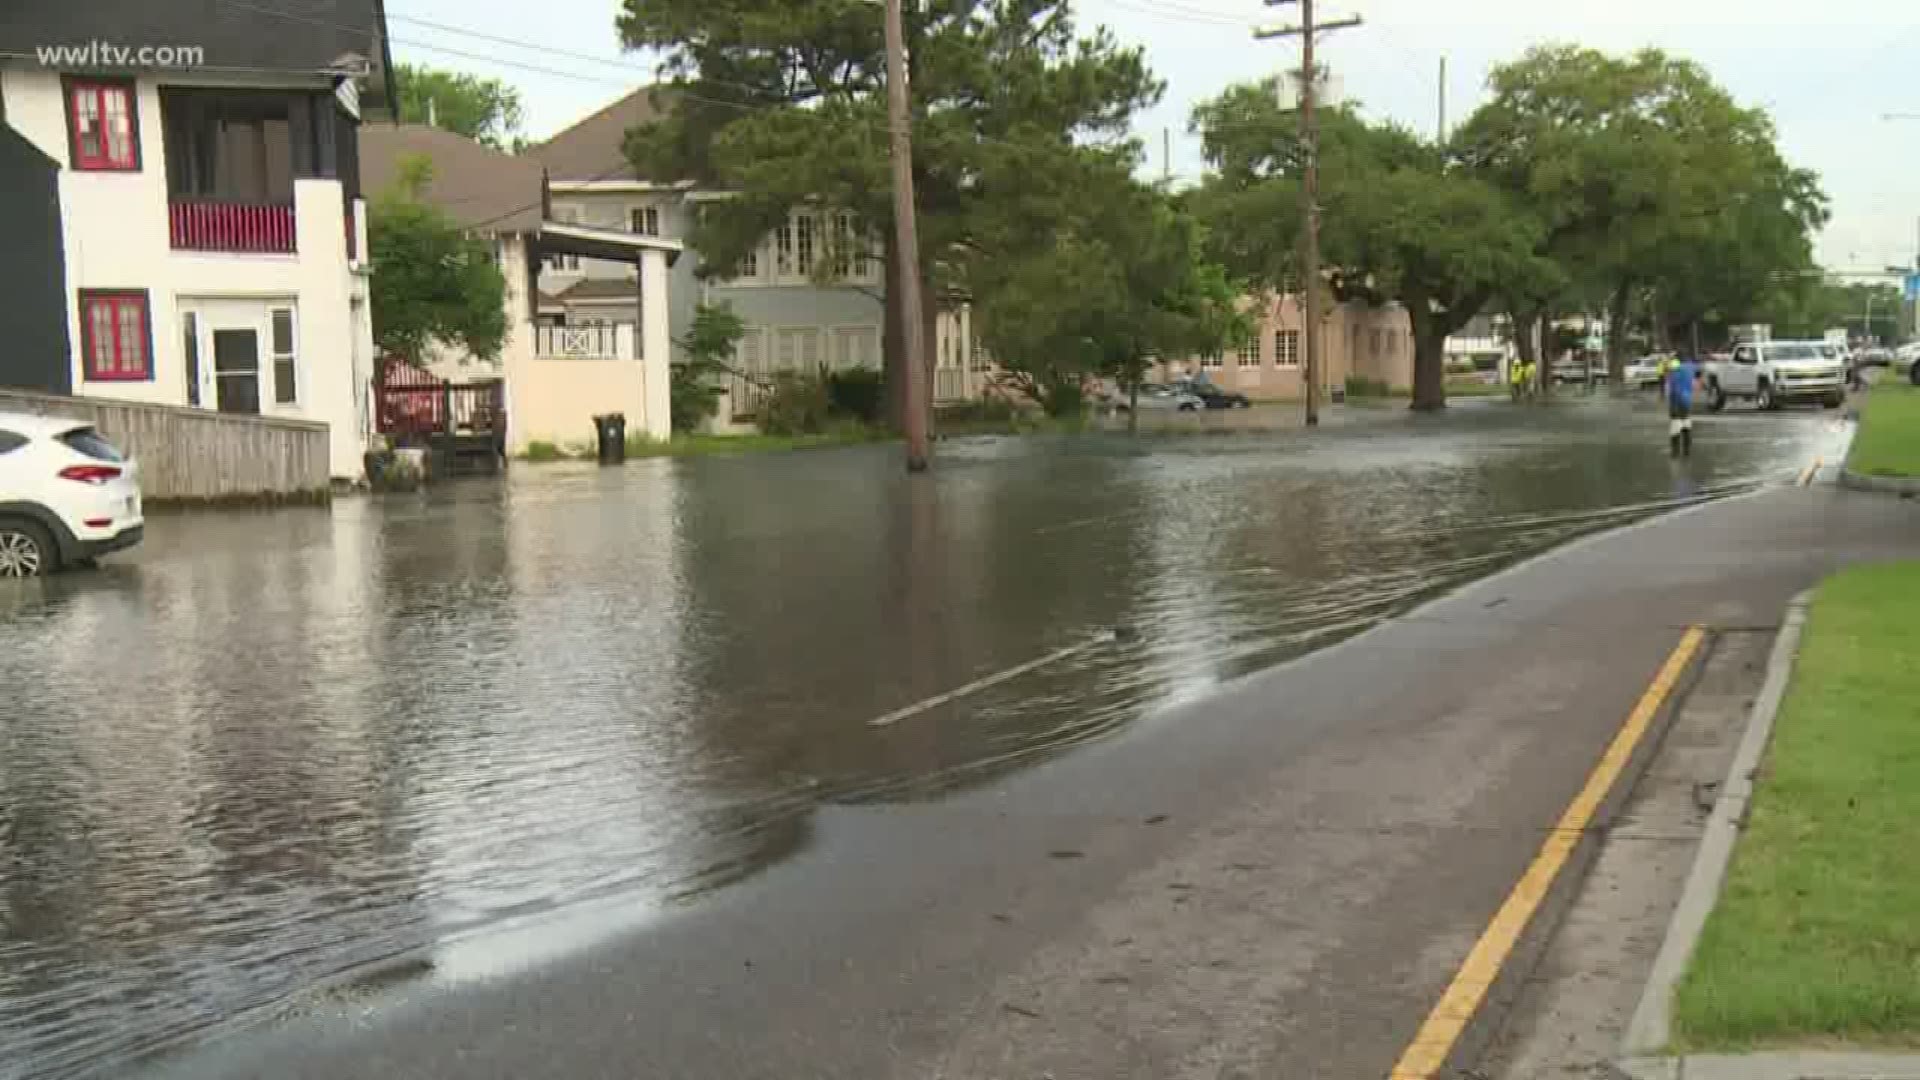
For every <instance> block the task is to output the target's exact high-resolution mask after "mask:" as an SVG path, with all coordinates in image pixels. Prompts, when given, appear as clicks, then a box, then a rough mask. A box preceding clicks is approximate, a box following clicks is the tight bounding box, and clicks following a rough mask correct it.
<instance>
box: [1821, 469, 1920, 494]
mask: <svg viewBox="0 0 1920 1080" xmlns="http://www.w3.org/2000/svg"><path fill="white" fill-rule="evenodd" d="M1840 486H1841V487H1843V488H1851V489H1853V490H1854V491H1877V492H1880V493H1882V494H1885V495H1901V496H1906V497H1914V496H1920V479H1916V478H1914V477H1909V476H1869V475H1867V474H1866V473H1857V472H1854V471H1853V470H1852V469H1849V468H1846V467H1845V466H1842V467H1841V469H1840Z"/></svg>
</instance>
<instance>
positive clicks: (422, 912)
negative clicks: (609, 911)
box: [0, 404, 1840, 1078]
mask: <svg viewBox="0 0 1920 1080" xmlns="http://www.w3.org/2000/svg"><path fill="white" fill-rule="evenodd" d="M1262 411H1264V410H1258V411H1256V412H1262ZM1347 412H1348V414H1349V415H1350V417H1352V419H1349V420H1347V421H1345V422H1341V423H1337V424H1334V425H1331V426H1330V427H1329V428H1328V429H1326V430H1324V431H1322V432H1320V433H1317V434H1315V435H1313V436H1311V437H1309V436H1307V435H1305V434H1304V433H1301V432H1297V431H1279V432H1274V431H1261V430H1238V429H1234V428H1228V427H1226V426H1224V424H1223V423H1220V422H1219V421H1225V420H1226V419H1227V418H1225V417H1219V418H1216V417H1198V418H1195V420H1196V421H1197V423H1196V425H1195V426H1196V427H1197V428H1200V429H1201V430H1197V431H1193V432H1186V433H1179V434H1161V435H1155V436H1152V437H1144V438H1139V439H1131V438H1128V437H1125V436H1122V435H1090V436H1082V437H1073V438H1066V437H1058V438H1053V437H1040V438H1029V439H986V438H983V439H970V440H958V441H953V442H948V443H944V444H942V446H941V448H940V459H939V465H938V467H937V471H936V472H935V473H934V474H933V475H931V476H929V477H925V478H921V479H920V480H918V481H909V479H908V478H907V477H906V476H904V475H902V474H901V470H900V468H899V450H898V448H897V447H894V446H871V447H861V448H855V449H847V450H833V451H818V452H808V453H794V454H784V455H769V456H749V457H741V458H732V459H726V458H709V459H689V460H681V461H670V460H652V461H644V462H636V463H634V464H631V465H629V466H627V467H625V468H620V469H608V470H600V469H595V468H592V467H587V466H573V465H568V466H548V467H532V466H523V467H518V468H516V469H515V470H514V471H513V473H512V475H511V477H510V478H509V479H508V480H506V481H505V482H504V483H491V482H471V483H459V484H452V485H447V486H443V487H440V488H437V489H435V490H433V491H431V492H430V493H428V494H426V495H424V496H418V497H413V496H408V497H391V498H383V499H349V500H344V501H342V502H340V503H338V504H336V505H335V506H334V507H333V508H332V509H331V511H314V510H297V511H296V510H289V511H276V512H260V513H235V514H198V515H180V516H168V517H156V518H155V519H154V520H153V521H152V523H151V526H150V531H149V540H148V542H147V544H146V545H145V547H144V548H142V549H140V550H138V551H135V552H133V553H130V554H129V555H128V556H125V557H121V558H118V559H114V560H109V561H108V563H107V565H106V566H105V567H104V568H103V569H102V570H100V571H98V572H92V573H82V574H76V575H70V576H67V577H64V578H60V579H56V580H53V581H51V582H48V583H46V584H45V585H43V586H38V587H34V588H28V589H20V588H12V589H5V590H0V685H4V686H5V688H6V692H5V694H4V698H0V1077H7V1078H13V1077H25V1076H41V1075H56V1076H58V1075H72V1074H79V1073H86V1072H92V1071H111V1070H112V1069H113V1068H115V1067H116V1066H120V1065H124V1064H125V1063H126V1062H127V1061H129V1060H130V1059H132V1058H133V1057H135V1056H137V1055H139V1054H141V1053H143V1052H146V1051H149V1050H152V1049H155V1048H158V1047H160V1046H163V1045H168V1044H170V1043H171V1041H173V1040H177V1039H180V1038H182V1037H183V1036H190V1035H192V1034H193V1033H195V1032H197V1031H203V1030H205V1029H206V1028H207V1027H208V1026H209V1025H213V1024H216V1023H219V1022H221V1021H223V1020H227V1019H231V1018H233V1017H235V1016H238V1015H241V1014H245V1013H247V1012H249V1011H251V1010H263V1009H271V1008H272V1007H274V1006H275V1005H276V1004H277V1003H279V1002H282V1001H284V1000H285V999H286V998H287V997H288V996H289V995H292V994H295V993H297V992H299V991H300V990H302V989H303V988H306V987H309V986H311V985H313V984H314V983H316V982H318V981H321V980H324V979H327V978H329V977H332V976H335V975H338V974H340V973H342V972H344V971H347V970H349V969H352V968H354V967H356V966H358V965H363V964H366V963H369V962H372V961H376V960H381V959H384V958H389V957H393V956H396V955H401V954H405V953H408V952H411V951H415V950H419V949H421V948H423V947H426V946H431V945H433V944H435V943H438V942H444V941H446V940H448V939H450V938H453V937H457V936H459V935H463V934H478V933H482V932H484V931H485V930H487V929H488V928H490V927H496V926H498V925H500V924H501V923H502V922H503V921H506V920H511V919H516V918H521V917H527V916H533V915H537V914H539V913H542V912H547V911H550V910H552V909H555V908H557V907H560V906H562V905H568V904H575V903H579V902H582V901H587V900H594V899H608V898H618V899H619V903H620V904H621V905H623V906H625V907H628V908H646V907H649V906H652V907H661V906H666V905H671V904H674V903H679V902H685V901H687V900H688V899H689V898H692V897H695V896H697V895H698V894H700V893H702V892H704V891H707V890H711V889H714V888H718V887H721V886H724V885H725V884H726V883H728V882H729V881H733V880H738V879H739V878H741V877H743V876H746V875H750V874H752V873H754V872H755V871H756V870H758V869H760V868H763V867H765V866H767V865H769V864H771V863H772V862H774V861H777V860H780V859H782V858H785V857H788V856H791V855H793V854H795V853H797V852H799V851H801V850H802V849H803V848H804V847H805V846H806V845H807V843H808V842H809V840H810V837H811V832H810V830H811V823H810V819H811V813H812V811H813V810H814V808H816V807H818V806H820V805H822V804H824V803H872V804H885V803H889V802H897V801H902V800H916V799H927V798H932V797H937V796H938V795H940V794H942V793H944V792H947V791H951V790H953V789H955V788H956V787H960V786H965V785H968V784H972V783H976V782H979V781H981V780H983V779H986V778H990V777H993V776H995V775H999V774H1001V773H1003V772H1005V771H1007V770H1011V769H1017V768H1019V767H1021V766H1022V765H1024V764H1026V763H1029V762H1032V761H1035V760H1038V759H1040V758H1041V757H1043V756H1045V755H1052V754H1057V753H1061V752H1063V751H1065V750H1067V749H1069V748H1071V747H1072V746H1074V745H1075V744H1077V743H1081V742H1084V741H1087V740H1091V739H1096V738H1100V737H1102V736H1106V735H1109V734H1112V733H1114V732H1116V731H1118V730H1120V729H1123V728H1125V727H1126V726H1127V725H1128V724H1130V723H1132V722H1134V721H1136V720H1138V719H1140V718H1142V717H1144V716H1147V715H1149V714H1151V713H1153V712H1155V711H1156V710H1157V709H1159V708H1161V707H1164V706H1165V705H1167V704H1169V703H1172V702H1176V701H1183V700H1190V699H1192V698H1194V697H1196V696H1199V695H1203V694H1205V693H1206V692H1207V690H1208V688H1209V687H1211V686H1213V685H1215V684H1217V683H1219V682H1221V681H1223V680H1226V679H1230V678H1233V677H1235V676H1236V675H1240V674H1244V673H1246V672H1249V671H1252V670H1256V669H1259V668H1262V667H1266V666H1269V665H1271V664H1274V663H1276V662H1279V661H1281V660H1284V659H1286V658H1288V657H1290V656H1294V655H1298V654H1300V653H1302V652H1304V651H1307V650H1310V649H1313V648H1316V647H1320V646H1322V645H1325V644H1329V643H1331V642H1334V641H1337V640H1339V639H1341V638H1343V637H1346V636H1349V635H1351V634H1353V633H1356V632H1358V631H1360V630H1363V629H1365V628H1367V627H1368V626H1371V625H1373V624H1374V623H1376V622H1378V621H1379V620H1381V619H1383V618H1386V617H1389V616H1392V615H1394V614H1396V613H1399V612H1401V611H1404V610H1406V609H1407V608H1409V607H1410V606H1412V605H1413V604H1416V603H1418V602H1419V601H1421V600H1423V599H1425V598H1427V597H1430V596H1433V595H1435V594H1436V593H1438V592H1440V591H1444V590H1446V589H1448V588H1450V587H1452V586H1455V585H1457V584H1459V583H1461V582H1463V581H1465V580H1468V579H1471V578H1474V577H1478V576H1481V575H1484V574H1486V573H1489V572H1492V571H1494V570H1497V569H1499V568H1500V567H1502V566H1504V565H1507V564H1510V563H1512V562H1513V561H1515V560H1517V559H1519V558H1522V557H1525V556H1527V555H1529V554H1532V553H1535V552H1538V551H1541V550H1544V549H1545V548H1548V547H1550V546H1552V545H1554V544H1557V543H1560V542H1563V541H1565V540H1567V539H1569V538H1572V537H1574V536H1577V535H1580V534H1582V533H1585V532H1589V531H1592V530H1594V529H1597V528H1602V527H1607V526H1611V525H1615V524H1621V523H1625V522H1629V521H1632V520H1635V519H1636V518H1638V517H1640V516H1643V515H1645V514H1647V513H1650V512H1652V511H1655V510H1658V509H1662V508H1665V507H1668V506H1671V505H1674V504H1676V503H1685V502H1689V501H1695V500H1700V499H1705V498H1710V497H1714V496H1718V495H1725V494H1732V493H1737V492H1740V491H1744V490H1749V489H1751V488H1752V487H1754V486H1756V485H1761V484H1770V483H1789V482H1792V481H1793V480H1794V478H1795V477H1796V476H1797V475H1798V474H1799V473H1800V472H1801V470H1802V469H1803V468H1804V467H1805V466H1806V464H1807V463H1808V462H1809V461H1811V460H1813V459H1814V458H1815V457H1817V456H1820V455H1822V454H1829V453H1830V450H1829V448H1830V446H1831V445H1832V443H1833V441H1834V440H1835V439H1836V438H1839V437H1840V436H1838V435H1837V434H1836V432H1835V431H1834V426H1835V414H1831V413H1822V412H1819V411H1808V412H1792V413H1787V414H1780V415H1760V414H1754V413H1745V412H1742V413H1737V414H1729V415H1727V416H1724V417H1716V418H1712V419H1709V420H1706V421H1703V422H1702V424H1701V425H1700V447H1699V450H1698V457H1697V458H1696V459H1694V460H1693V461H1691V462H1689V463H1686V464H1684V465H1675V464H1673V463H1671V462H1669V461H1668V459H1667V458H1666V455H1665V445H1664V441H1663V436H1664V418H1662V417H1661V416H1659V415H1657V414H1656V412H1655V411H1654V410H1653V409H1652V407H1651V406H1650V404H1643V405H1642V406H1641V407H1639V408H1637V409H1630V408H1628V407H1625V406H1611V405H1567V406H1560V407H1555V408H1552V409H1539V410H1519V409H1512V408H1507V407H1504V406H1499V405H1474V404H1468V405H1465V406H1462V407H1460V408H1457V409H1455V410H1454V411H1453V412H1452V413H1451V414H1450V415H1447V416H1444V417H1438V418H1414V417H1411V416H1408V415H1406V414H1405V413H1404V412H1403V411H1402V410H1399V409H1398V408H1382V409H1380V410H1378V411H1377V412H1367V411H1364V410H1359V409H1352V410H1347ZM1234 419H1235V422H1237V423H1244V421H1243V420H1241V419H1240V418H1234ZM1014 669H1018V670H1014ZM996 676H1006V677H1003V678H996ZM970 686H975V687H977V689H975V690H974V691H973V692H970V693H963V694H958V695H955V694H954V692H955V691H956V690H958V689H963V688H967V687H970Z"/></svg>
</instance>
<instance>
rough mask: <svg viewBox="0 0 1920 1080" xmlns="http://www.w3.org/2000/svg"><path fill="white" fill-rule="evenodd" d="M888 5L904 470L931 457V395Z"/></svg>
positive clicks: (907, 108)
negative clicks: (902, 360) (902, 348)
mask: <svg viewBox="0 0 1920 1080" xmlns="http://www.w3.org/2000/svg"><path fill="white" fill-rule="evenodd" d="M885 2H886V6H887V15H886V23H887V125H888V127H890V128H891V129H892V131H893V227H894V230H895V236H896V237H897V239H898V247H899V249H900V250H899V252H898V259H899V265H898V269H897V271H896V273H895V274H894V276H895V277H896V278H897V279H898V284H899V286H900V321H901V322H903V323H905V324H906V325H905V326H902V327H901V328H900V329H901V335H900V339H901V342H902V343H903V345H904V346H905V348H906V352H907V362H906V364H905V367H904V370H903V372H902V376H903V381H904V383H905V386H904V387H903V388H902V390H903V395H902V396H904V397H905V398H906V402H905V416H904V417H903V419H904V420H905V422H906V429H907V430H906V436H907V471H908V472H925V471H926V468H927V462H928V460H929V458H930V457H931V451H930V449H929V445H928V428H929V427H931V426H932V425H931V424H930V423H929V420H930V419H931V418H930V417H929V416H928V415H927V413H928V410H929V409H930V407H931V406H932V404H933V402H932V396H931V395H929V394H928V393H927V386H926V382H927V379H928V378H929V376H930V373H929V372H928V370H927V367H926V361H927V326H926V321H925V320H924V319H923V318H922V317H921V311H922V298H921V295H920V228H919V225H918V223H917V222H916V221H915V220H914V216H913V215H914V211H913V109H912V107H911V105H910V103H909V98H908V92H909V87H908V86H907V31H906V24H905V18H904V16H903V15H902V14H901V11H900V5H901V0H885Z"/></svg>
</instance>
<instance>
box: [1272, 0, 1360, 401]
mask: <svg viewBox="0 0 1920 1080" xmlns="http://www.w3.org/2000/svg"><path fill="white" fill-rule="evenodd" d="M1295 2H1297V3H1299V5H1300V24H1299V25H1298V26H1269V27H1261V28H1259V29H1256V30H1255V31H1254V32H1253V36H1254V39H1255V40H1257V41H1266V40H1268V39H1270V38H1279V37H1298V38H1299V39H1300V147H1301V150H1302V152H1303V153H1302V156H1303V157H1304V158H1305V162H1304V164H1305V177H1304V179H1303V181H1302V184H1301V189H1302V190H1301V199H1300V212H1301V216H1302V218H1303V219H1304V223H1303V227H1302V232H1301V244H1300V248H1301V253H1300V262H1301V274H1300V277H1301V287H1302V288H1303V289H1304V290H1305V293H1306V295H1305V298H1304V299H1305V304H1304V305H1303V306H1304V309H1305V322H1306V326H1305V328H1304V330H1303V332H1302V334H1301V337H1302V338H1304V339H1305V340H1304V341H1303V344H1304V345H1305V346H1306V349H1305V351H1306V357H1307V365H1306V371H1305V376H1306V383H1307V387H1306V390H1307V395H1306V396H1307V426H1308V427H1315V426H1317V425H1318V424H1319V423H1320V284H1321V283H1320V124H1319V118H1318V117H1317V116H1315V115H1314V99H1315V98H1316V97H1318V96H1319V84H1320V69H1319V66H1318V65H1317V64H1316V63H1315V62H1314V58H1313V53H1314V38H1315V36H1316V35H1318V34H1323V33H1326V32H1329V31H1333V30H1342V29H1345V28H1347V27H1349V26H1359V25H1360V17H1359V16H1357V15H1356V16H1352V17H1350V18H1346V19H1336V20H1334V21H1333V22H1324V23H1323V22H1315V21H1314V17H1313V2H1314V0H1266V3H1267V6H1268V7H1277V6H1279V5H1281V4H1290V3H1295ZM1277 85H1278V88H1279V93H1280V95H1281V99H1282V100H1281V102H1280V105H1281V107H1282V108H1285V107H1286V101H1285V95H1286V85H1287V80H1286V77H1285V76H1284V75H1282V76H1281V78H1280V79H1279V81H1278V84H1277Z"/></svg>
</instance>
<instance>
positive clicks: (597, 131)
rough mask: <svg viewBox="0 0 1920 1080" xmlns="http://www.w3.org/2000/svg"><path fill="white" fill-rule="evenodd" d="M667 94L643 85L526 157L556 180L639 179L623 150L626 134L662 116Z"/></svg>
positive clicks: (557, 135) (530, 152) (565, 130)
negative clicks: (543, 168) (539, 164)
mask: <svg viewBox="0 0 1920 1080" xmlns="http://www.w3.org/2000/svg"><path fill="white" fill-rule="evenodd" d="M670 93H671V91H669V90H666V89H664V88H657V87H652V86H643V87H641V88H640V89H638V90H635V91H634V92H633V93H631V94H628V95H627V96H626V97H623V98H621V99H620V100H618V101H616V102H614V103H613V104H611V105H608V106H606V107H605V108H603V109H601V110H600V111H599V112H596V113H594V114H593V115H592V116H589V117H587V118H586V119H585V120H582V121H580V122H579V123H577V124H575V125H573V126H572V127H569V128H565V129H562V130H561V131H559V132H558V133H556V134H555V135H554V136H553V137H552V138H550V139H548V140H547V141H546V142H543V143H540V144H539V145H537V146H533V147H530V148H529V149H528V150H527V154H528V155H529V156H530V157H532V158H534V159H535V160H537V161H539V162H540V163H541V164H542V165H545V166H546V167H547V173H548V174H549V175H550V176H552V177H553V178H554V179H555V180H633V179H639V178H637V177H635V176H634V173H633V167H632V165H631V164H629V163H628V161H627V155H626V151H625V150H624V149H623V148H624V146H625V145H626V141H627V131H628V129H630V128H637V127H640V126H642V125H645V124H651V123H653V122H654V121H655V120H658V119H660V117H661V116H663V115H665V113H666V111H667V109H668V107H669V106H668V103H667V96H668V95H669V94H670Z"/></svg>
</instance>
